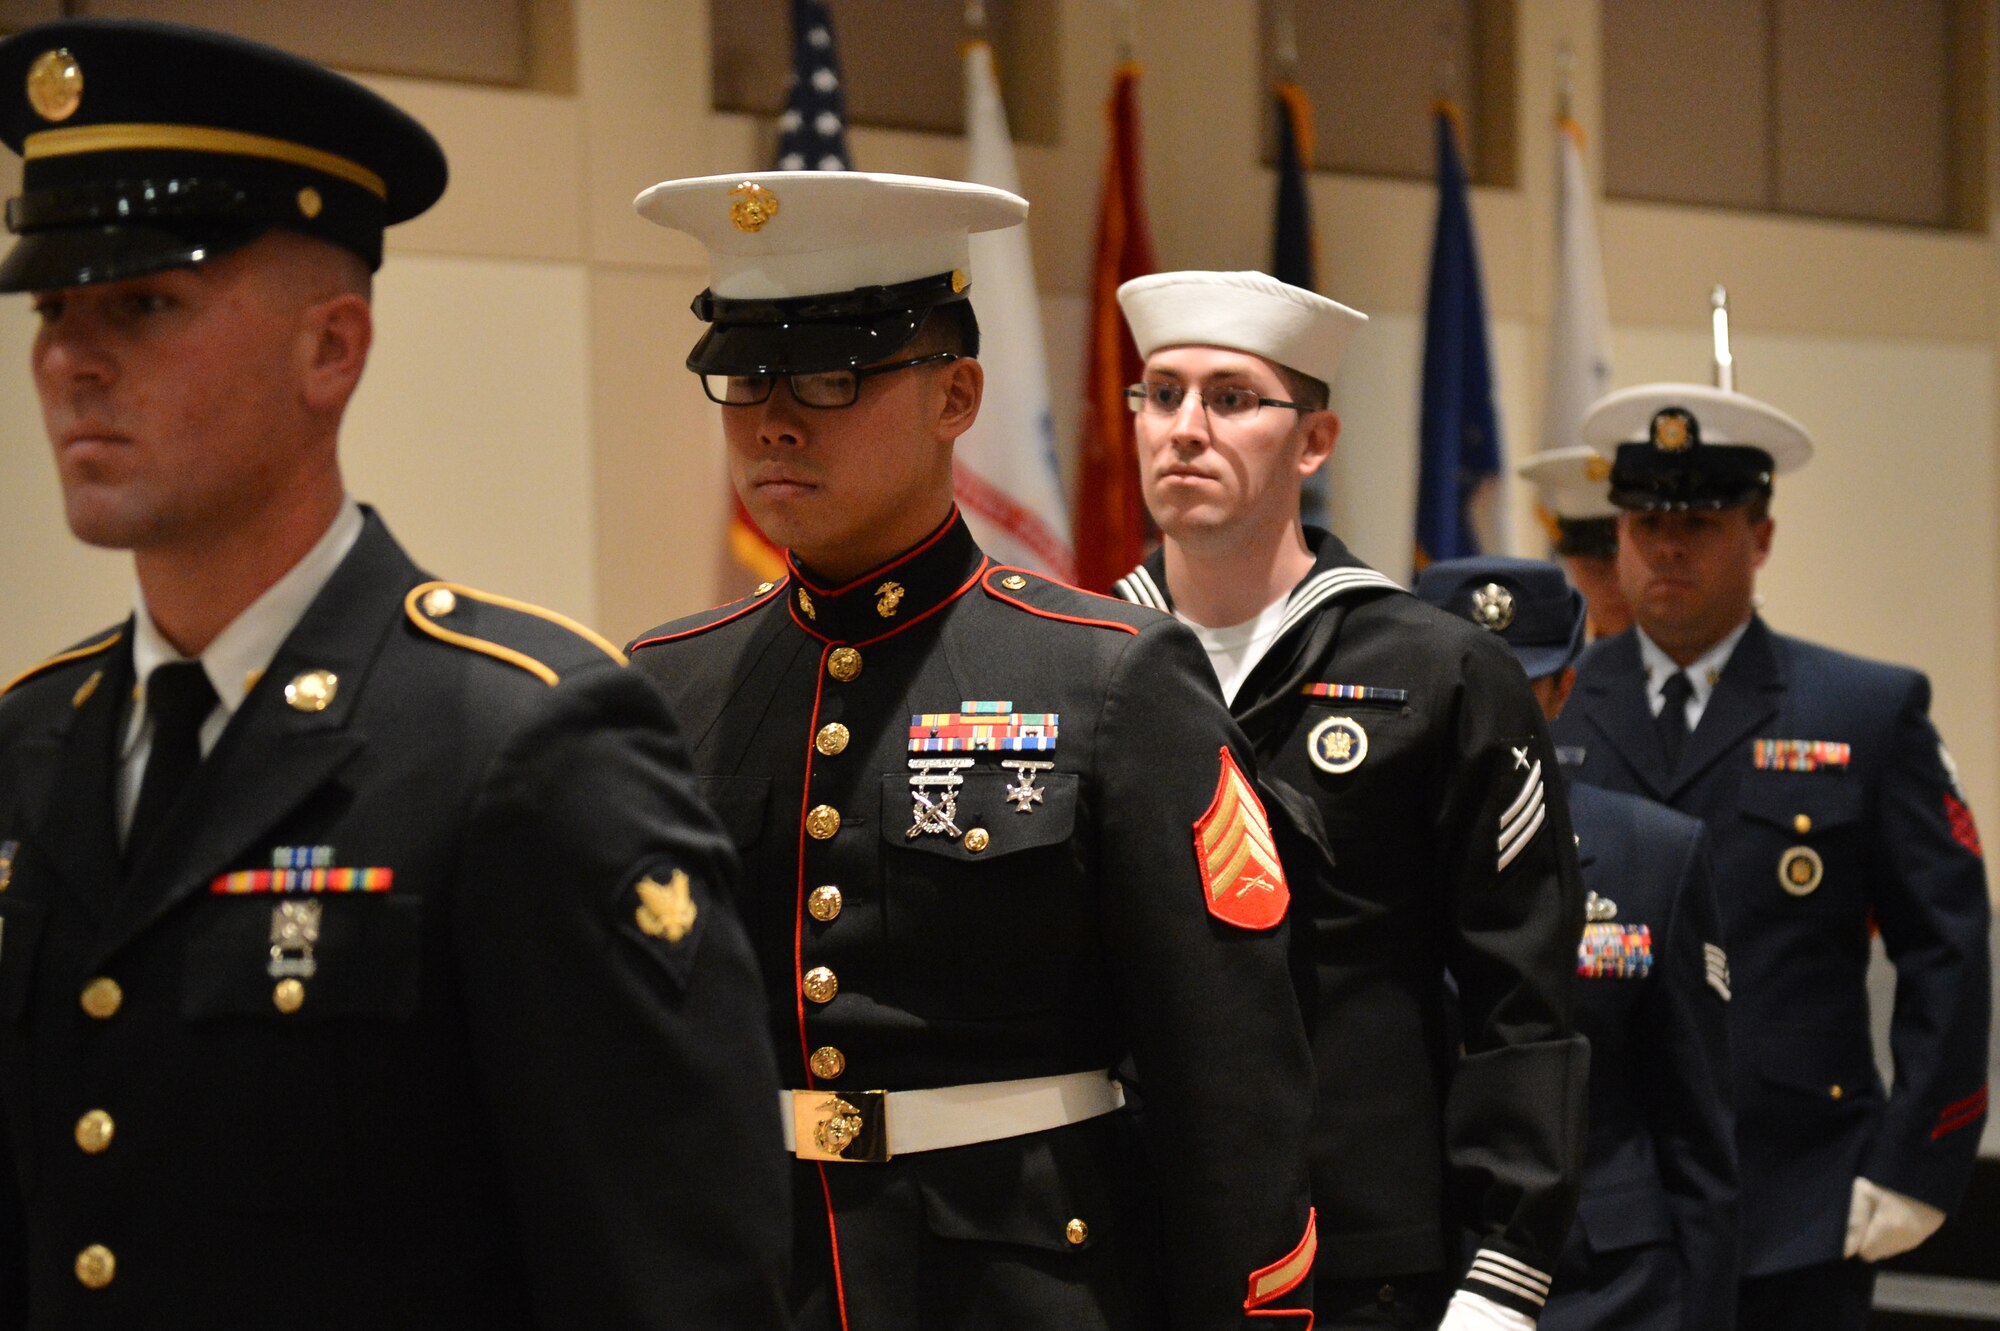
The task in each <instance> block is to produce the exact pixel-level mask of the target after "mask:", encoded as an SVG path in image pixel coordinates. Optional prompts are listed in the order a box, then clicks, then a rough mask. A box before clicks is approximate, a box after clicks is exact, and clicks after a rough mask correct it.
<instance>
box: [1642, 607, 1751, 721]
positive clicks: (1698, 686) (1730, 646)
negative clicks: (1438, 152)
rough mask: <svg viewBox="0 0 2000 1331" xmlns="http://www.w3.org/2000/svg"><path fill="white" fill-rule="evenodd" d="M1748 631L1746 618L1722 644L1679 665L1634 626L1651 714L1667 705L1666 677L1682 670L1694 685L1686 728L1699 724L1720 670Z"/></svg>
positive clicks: (1725, 636)
mask: <svg viewBox="0 0 2000 1331" xmlns="http://www.w3.org/2000/svg"><path fill="white" fill-rule="evenodd" d="M1749 630H1750V621H1749V620H1747V619H1746V620H1744V621H1743V622H1742V623H1741V624H1738V625H1737V626H1736V627H1735V628H1733V629H1731V630H1730V631H1729V632H1728V633H1726V634H1724V635H1723V638H1722V641H1720V642H1718V643H1716V644H1715V646H1713V647H1711V648H1709V649H1708V650H1707V651H1705V652H1703V653H1702V654H1701V655H1700V656H1697V657H1696V658H1695V659H1694V660H1692V661H1690V662H1688V664H1687V665H1686V666H1682V665H1681V664H1680V663H1679V662H1678V661H1676V660H1674V658H1673V657H1671V656H1668V655H1667V653H1666V650H1665V649H1664V648H1662V647H1661V646H1660V645H1659V644H1658V643H1656V642H1654V641H1653V640H1652V639H1651V638H1649V637H1647V636H1646V630H1644V629H1642V628H1638V627H1636V626H1635V627H1634V628H1633V630H1632V631H1633V632H1634V633H1636V634H1638V635H1639V660H1640V661H1641V662H1642V663H1644V665H1645V667H1646V706H1647V707H1648V708H1650V709H1651V710H1652V713H1653V715H1654V716H1658V715H1659V714H1660V708H1661V707H1663V706H1665V705H1666V698H1665V695H1664V693H1663V692H1662V690H1664V689H1665V688H1666V684H1667V679H1668V677H1669V676H1671V675H1672V674H1673V673H1674V672H1675V671H1677V670H1683V669H1684V670H1686V672H1687V677H1688V683H1689V684H1691V685H1693V686H1694V692H1693V693H1692V694H1690V695H1689V696H1688V701H1687V717H1688V729H1690V730H1692V729H1693V728H1694V727H1695V726H1697V725H1699V724H1701V714H1702V713H1703V712H1704V711H1706V710H1707V708H1708V700H1709V697H1710V695H1712V694H1713V693H1714V692H1715V685H1716V682H1717V681H1719V680H1720V679H1721V678H1722V672H1723V670H1724V669H1725V668H1726V667H1727V666H1728V665H1729V658H1730V657H1731V656H1733V655H1735V653H1736V644H1737V643H1739V642H1741V641H1743V635H1744V634H1745V633H1747V632H1749Z"/></svg>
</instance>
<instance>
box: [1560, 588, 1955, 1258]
mask: <svg viewBox="0 0 2000 1331" xmlns="http://www.w3.org/2000/svg"><path fill="white" fill-rule="evenodd" d="M1578 673H1579V680H1578V685H1577V689H1576V693H1575V695H1574V696H1573V698H1572V700H1571V702H1570V706H1569V708H1568V709H1567V710H1566V711H1565V712H1564V714H1563V716H1562V717H1561V719H1560V720H1559V721H1558V723H1557V727H1556V736H1557V742H1558V743H1559V744H1561V745H1563V746H1566V747H1570V748H1580V749H1582V750H1583V753H1582V761H1581V764H1580V766H1579V767H1578V768H1577V769H1576V775H1577V779H1578V780H1579V781H1589V782H1593V783H1596V784H1601V785H1605V786H1610V787H1613V788H1616V789H1623V790H1628V791H1633V792H1636V793H1639V794H1642V795H1647V796H1651V797H1652V798H1655V799H1659V800H1662V801H1664V802H1666V803H1668V804H1670V805H1672V806H1673V807H1674V808H1677V809H1680V810H1682V811H1684V812H1687V813H1691V814H1694V815H1696V816H1697V817H1699V818H1701V819H1703V820H1704V821H1705V822H1706V823H1707V824H1708V829H1709V835H1710V838H1711V840H1712V843H1713V846H1714V849H1715V858H1716V886H1717V895H1718V898H1719V900H1720V904H1721V911H1722V924H1723V939H1724V942H1725V944H1726V946H1727V948H1728V953H1729V968H1730V971H1731V975H1732V979H1731V988H1732V989H1733V992H1734V997H1733V999H1732V1001H1731V1003H1730V1005H1729V1011H1730V1016H1729V1024H1730V1040H1731V1051H1732V1055H1733V1059H1734V1064H1735V1073H1736V1078H1735V1080H1736V1099H1737V1145H1738V1149H1739V1153H1740V1156H1741V1166H1742V1198H1743V1274H1744V1275H1746V1276H1757V1275H1767V1274H1771V1273H1775V1272H1780V1271H1788V1270H1794V1269H1797V1268H1800V1267H1804V1266H1810V1265H1814V1264H1817V1263H1821V1262H1832V1261H1838V1260H1839V1259H1840V1256H1841V1245H1842V1240H1843V1237H1844V1231H1845V1225H1846V1218H1847V1206H1848V1194H1849V1191H1850V1188H1851V1184H1852V1181H1853V1179H1854V1177H1855V1176H1856V1175H1862V1176H1865V1177H1867V1178H1869V1179H1872V1180H1874V1181H1875V1182H1876V1183H1879V1184H1881V1185H1883V1186H1884V1187H1888V1188H1892V1189H1894V1190H1896V1191H1897V1192H1901V1193H1905V1194H1907V1195H1909V1196H1911V1197H1915V1198H1917V1199H1919V1200H1921V1201H1925V1202H1928V1203H1930V1204H1931V1205H1933V1206H1937V1207H1939V1208H1942V1209H1944V1210H1950V1209H1951V1208H1952V1207H1953V1206H1954V1205H1955V1204H1956V1203H1957V1201H1958V1200H1959V1197H1960V1195H1961V1194H1962V1193H1963V1192H1964V1189H1965V1185H1966V1182H1967V1179H1968V1178H1969V1176H1970V1173H1971V1169H1972V1163H1973V1158H1974V1155H1975V1153H1976V1150H1977V1147H1978V1143H1979V1135H1980V1126H1981V1124H1982V1122H1983V1121H1984V1119H1985V1110H1986V1057H1987V1032H1988V1024H1989V1016H1990V1005H1991V976H1990V973H1989V972H1990V960H1989V954H1988V951H1987V927H1988V906H1987V895H1986V875H1985V867H1984V864H1983V862H1982V860H1981V858H1980V852H1979V839H1978V834H1977V832H1976V831H1975V830H1974V828H1973V824H1972V818H1971V814H1970V813H1969V812H1968V811H1967V809H1966V806H1965V803H1964V799H1963V796H1962V795H1961V794H1960V792H1959V790H1958V789H1957V785H1956V782H1955V780H1954V778H1953V776H1952V774H1951V771H1950V766H1949V762H1948V759H1947V758H1946V757H1945V754H1944V750H1943V746H1942V744H1941V743H1940V742H1939V739H1938V734H1937V731H1936V730H1935V729H1934V728H1933V727H1932V725H1931V722H1930V717H1929V707H1930V684H1929V682H1928V681H1927V680H1926V679H1925V678H1924V677H1923V676H1922V675H1920V674H1918V673H1917V672H1915V671H1913V670H1908V669H1905V668H1902V667H1898V666H1892V665H1884V664H1881V663H1878V662H1874V661H1867V660H1863V659H1861V658H1859V657H1854V656H1848V655H1845V654H1843V653H1840V652H1835V651H1831V650H1829V649H1827V648H1824V647H1818V646H1815V645H1813V644H1811V643H1807V642H1802V641H1800V640H1798V639H1796V638H1789V637H1784V636H1781V635H1778V634H1775V633H1772V632H1771V631H1770V629H1769V628H1768V627H1766V626H1765V624H1764V622H1763V621H1762V620H1761V619H1753V620H1752V621H1751V623H1750V626H1749V629H1748V630H1747V631H1746V632H1745V633H1744V635H1743V638H1742V640H1741V641H1740V642H1739V643H1738V644H1737V647H1736V650H1735V652H1734V653H1733V654H1732V655H1731V657H1730V659H1729V663H1728V665H1727V666H1726V667H1725V668H1724V669H1723V671H1722V673H1721V675H1720V677H1719V678H1718V680H1717V682H1716V685H1715V690H1714V692H1713V694H1712V695H1711V696H1710V698H1709V701H1708V705H1707V708H1706V709H1705V711H1704V712H1703V713H1702V717H1701V723H1700V724H1699V725H1698V726H1697V727H1696V728H1695V730H1694V731H1693V733H1692V734H1690V735H1689V736H1688V738H1687V741H1686V743H1685V745H1684V747H1683V750H1682V753H1681V757H1680V762H1679V763H1678V765H1676V766H1675V767H1674V768H1673V769H1671V770H1669V769H1668V767H1667V764H1666V758H1665V753H1664V750H1663V748H1662V746H1661V742H1660V740H1659V737H1658V733H1657V731H1656V729H1655V727H1654V722H1653V716H1652V713H1651V709H1650V708H1649V707H1648V705H1647V696H1646V674H1645V668H1644V666H1643V664H1642V659H1641V657H1640V653H1639V645H1638V641H1637V637H1636V634H1635V632H1627V633H1624V634H1621V635H1619V636H1618V637H1615V638H1611V639H1608V640H1606V641H1603V642H1600V643H1597V644H1595V645H1594V646H1593V647H1592V648H1591V649H1590V650H1589V651H1588V652H1587V653H1586V654H1585V655H1584V657H1583V660H1582V662H1581V663H1580V665H1579V671H1578ZM1871 928H1879V930H1880V931H1881V935H1882V940H1883V942H1884V944H1885V945H1886V947H1887V949H1888V955H1889V959H1890V960H1891V962H1893V963H1894V964H1895V967H1896V972H1897V982H1896V1001H1895V1014H1894V1019H1893V1024H1892V1027H1891V1042H1892V1047H1893V1050H1894V1055H1895V1078H1894V1085H1893V1087H1892V1088H1886V1089H1885V1088H1884V1086H1883V1085H1882V1082H1881V1079H1880V1078H1879V1077H1878V1075H1877V1073H1876V1069H1875V1063H1874V1059H1873V1056H1872V1051H1871V1048H1870V1040H1869V1026H1868V997H1867V990H1866V987H1865V976H1866V972H1867V969H1868V953H1869V937H1870V931H1871Z"/></svg>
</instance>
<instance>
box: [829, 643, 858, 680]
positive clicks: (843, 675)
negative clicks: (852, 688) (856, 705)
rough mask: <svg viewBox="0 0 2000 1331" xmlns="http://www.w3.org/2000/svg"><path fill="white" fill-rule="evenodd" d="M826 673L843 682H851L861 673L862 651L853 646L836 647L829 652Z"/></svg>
mask: <svg viewBox="0 0 2000 1331" xmlns="http://www.w3.org/2000/svg"><path fill="white" fill-rule="evenodd" d="M826 673H827V674H829V675H832V676H833V677H834V678H835V679H837V680H839V681H840V682H841V683H843V684H850V683H852V682H853V681H854V679H855V677H856V676H858V675H859V674H860V673H861V653H860V652H857V651H855V650H854V649H853V648H852V647H836V648H834V649H833V650H832V651H831V652H829V653H827V657H826Z"/></svg>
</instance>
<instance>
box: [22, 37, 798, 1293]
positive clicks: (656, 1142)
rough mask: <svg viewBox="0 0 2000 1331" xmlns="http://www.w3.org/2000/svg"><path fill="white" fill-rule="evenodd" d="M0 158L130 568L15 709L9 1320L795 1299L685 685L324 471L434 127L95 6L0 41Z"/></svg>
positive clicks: (66, 430)
mask: <svg viewBox="0 0 2000 1331" xmlns="http://www.w3.org/2000/svg"><path fill="white" fill-rule="evenodd" d="M24 88H25V91H26V98H25V100H23V99H22V91H23V89H24ZM0 139H4V141H5V142H6V143H7V145H8V146H9V147H10V148H12V149H14V150H15V151H17V152H22V153H23V154H24V156H25V158H26V169H25V173H24V178H23V193H22V195H21V197H20V198H17V199H14V200H12V201H11V202H10V203H9V206H8V217H9V220H10V223H11V225H12V226H13V227H14V229H15V230H16V231H17V233H18V234H19V236H20V239H19V240H18V242H17V243H16V244H15V245H14V247H13V248H12V250H11V251H10V252H9V253H8V254H7V256H6V258H5V259H4V260H0V290H6V291H10V292H15V291H28V292H32V293H33V296H34V300H35V306H36V312H37V314H38V316H39V325H40V326H39V330H38V334H37V338H36V343H35V349H34V355H33V370H34V379H35V385H36V388H37V390H38V392H39V394H40V396H41V401H42V407H43V412H44V416H45V418H46V420H47V422H48V429H49V433H50V436H51V439H52V442H53V443H54V445H55V452H56V460H57V468H58V471H59V473H60V475H61V479H62V483H63V491H64V500H65V505H66V510H67V513H68V516H69V520H70V525H71V527H72V529H73V530H74V531H75V533H76V535H77V536H78V537H79V538H80V539H83V540H85V541H88V542H90V543H93V544H98V545H106V546H113V547H117V548H126V549H130V550H132V551H133V555H134V567H135V571H136V574H137V582H138V588H139V597H138V600H137V603H136V605H135V609H134V613H133V615H132V616H131V617H130V618H128V619H127V620H126V621H125V622H124V623H122V624H119V625H117V626H115V627H112V628H109V629H106V630H103V631H100V632H98V633H95V634H92V635H91V636H89V637H88V638H86V639H84V640H83V641H81V642H80V643H79V644H78V645H76V646H75V647H73V648H71V649H70V650H68V651H65V652H62V653H60V654H58V655H56V656H54V657H53V658H52V659H50V660H48V661H46V662H44V663H43V664H42V665H40V666H38V667H35V668H34V669H32V670H30V671H28V672H27V673H26V674H25V675H23V676H22V677H20V678H19V679H17V680H15V681H13V682H12V683H11V684H10V685H9V686H8V687H7V688H6V689H5V691H4V694H0V1155H4V1165H0V1326H4V1327H8V1328H36V1329H39V1328H48V1329H50V1331H53V1329H54V1328H63V1331H77V1329H78V1328H94V1327H148V1328H183V1327H185V1328H197V1327H198V1328H202V1329H203V1331H209V1329H211V1328H224V1329H229V1328H252V1327H272V1326H283V1327H287V1328H302V1329H305V1331H312V1329H315V1328H325V1329H326V1331H335V1329H338V1331H354V1329H355V1328H361V1327H367V1328H371V1329H372V1328H391V1329H394V1328H409V1329H410V1331H416V1329H418V1328H421V1329H422V1331H438V1329H440V1328H472V1327H478V1328H482V1329H486V1328H528V1327H550V1328H553V1327H565V1328H568V1327H578V1326H589V1327H592V1328H599V1327H616V1328H639V1327H650V1328H666V1327H685V1326H696V1325H698V1326H702V1327H743V1328H750V1327H756V1328H781V1327H784V1326H785V1325H787V1323H786V1320H785V1318H784V1314H783V1309H782V1299H781V1291H782V1287H783V1281H784V1269H785V1245H784V1227H785V1224H786V1221H787V1218H788V1217H787V1211H788V1203H787V1197H786V1192H785V1189H786V1180H785V1178H784V1176H783V1174H782V1173H781V1172H779V1171H777V1170H775V1169H773V1168H772V1167H771V1166H770V1164H769V1160H770V1143H771V1142H772V1141H773V1140H774V1139H775V1138H776V1137H777V1135H778V1123H777V1118H776V1115H775V1114H774V1113H773V1112H772V1103H771V1097H772V1095H773V1094H774V1092H775V1089H776V1084H777V1082H776V1066H775V1062H774V1059H773V1056H772V1053H771V1047H770V1043H769V1038H768V1036H767V1035H766V1034H765V1019H764V1014H763V1005H762V995H761V993H760V989H759V985H758V980H757V974H756V967H755V959H754V957H753V956H752V954H751V952H750V948H749V945H748V941H747V939H746V938H745V937H744V935H743V932H742V928H741V925H740V923H739V922H738V921H737V920H736V919H735V918H734V916H733V915H732V914H731V909H730V905H729V896H730V894H731V892H732V890H733V884H734V880H735V876H736V867H735V862H734V858H733V855H732V854H731V851H730V848H729V844H728V841H727V839H726V837H725V836H724V834H723V831H722V828H721V827H720V825H719V824H718V823H717V822H716V821H715V819H714V817H713V815H712V814H711V813H709V812H708V811H707V810H706V809H705V808H704V807H703V805H702V804H701V801H700V799H699V796H698V793H697V791H696V788H695V784H694V779H693V775H692V773H691V772H690V771H689V770H688V765H687V757H686V752H685V750H684V749H683V747H682V746H681V745H680V743H679V741H678V740H677V739H676V738H675V730H674V723H673V720H672V718H671V716H670V714H669V713H668V711H667V708H666V704H665V702H664V700H663V699H662V698H661V697H660V695H659V693H658V691H657V690H655V689H654V688H652V687H651V686H650V685H648V684H647V683H646V682H645V681H644V680H643V679H642V678H640V677H639V676H638V675H637V674H636V673H634V672H632V671H631V670H629V669H626V668H625V667H624V662H623V659H622V658H621V656H620V654H619V653H618V651H617V650H616V648H615V647H613V646H612V645H611V644H609V643H606V642H604V641H603V640H602V639H600V638H598V637H597V636H596V635H595V634H593V633H590V632H589V631H588V630H586V629H583V628H582V627H581V626H578V625H575V624H572V623H570V622H569V621H567V620H564V619H563V618H562V617H561V616H558V615H555V614H553V613H551V612H547V611H541V610H537V609H535V608H534V607H531V606H525V605H522V604H520V603H518V602H513V601H509V600H507V599H505V598H502V597H498V596H493V595H489V594H486V593H482V592H476V591H473V590H472V589H470V588H467V587H463V586H459V585H457V584H453V583H447V582H442V581H438V580H435V579H432V578H431V577H429V575H427V574H425V573H423V572H420V571H419V570H418V569H417V567H416V566H415V565H414V564H413V563H412V562H411V561H410V559H409V558H408V557H407V556H405V555H404V554H403V552H402V551H401V549H399V548H398V546H397V545H396V543H395V541H394V540H393V539H391V537H390V536H389V533H388V531H387V529H386V528H385V527H384V526H383V524H382V521H381V520H380V519H379V518H378V517H376V516H375V515H374V514H373V512H371V511H370V510H367V509H365V508H363V507H361V506H359V505H358V504H356V503H355V502H354V501H352V500H351V499H349V498H347V497H346V495H345V493H344V491H343V489H342V487H341V483H340V476H339V469H338V462H337V443H336V439H337V434H338V426H339V417H340V413H341V410H342V408H344V406H345V405H346V401H347V396H348V394H349V393H350V392H351V391H352V389H353V386H354V384H355V382H357V381H358V379H359V377H360V375H361V372H362V369H363V366H364V364H365V360H366V356H367V348H368V344H369V341H370V338H369V330H370V327H371V322H370V313H369V305H368V299H367V281H368V273H369V271H370V270H371V269H372V268H374V267H375V266H376V264H377V263H378V262H379V261H380V257H381V243H382V229H383V226H384V224H385V223H387V222H394V221H398V220H401V219H403V218H405V217H409V216H412V215H414V214H416V213H418V212H421V211H422V210H423V209H424V208H426V207H427V206H429V204H430V203H431V202H432V201H433V200H435V199H436V198H437V197H438V195H439V193H440V192H441V191H442V190H443V188H444V183H445V163H444V158H443V154H442V153H441V152H440V151H439V149H438V147H437V145H436V143H435V142H434V141H433V140H432V139H431V137H430V135H429V134H427V133H426V132H425V131H424V130H423V129H422V127H421V126H419V125H418V124H417V123H416V122H415V121H413V120H411V119H409V118H408V117H407V116H405V115H404V114H403V113H402V112H400V111H398V110H397V109H396V108H394V107H393V106H391V105H390V104H389V103H387V102H386V101H383V100H382V99H381V98H379V97H377V96H375V95H374V94H373V93H370V92H369V91H367V90H366V89H363V88H362V87H360V86H359V85H357V84H354V83H352V82H350V81H348V80H346V79H344V78H341V77H339V76H337V75H334V74H331V73H329V72H327V71H325V70H322V69H320V68H318V67H317V66H314V65H310V64H308V63H306V62H304V61H301V60H297V59H295V58H293V57H290V56H288V55H285V54H283V53H282V52H278V51H275V50H272V49H270V48H268V47H263V46H258V45H255V44H253V43H248V42H243V41H239V40H236V39H233V38H229V37H224V36H221V35H218V34H215V33H210V32H202V31H198V30H194V29H187V28H178V27H171V26H166V25H157V24H147V23H124V22H111V21H83V20H80V21H75V22H63V23H58V24H53V25H48V26H44V27H38V28H32V29H29V30H27V31H24V32H22V33H19V34H16V35H15V36H13V37H11V38H9V39H7V40H5V41H3V42H0ZM308 348H309V349H311V351H312V355H311V356H310V357H306V356H302V355H295V354H294V353H295V352H299V351H303V350H305V349H308ZM272 477H276V478H277V479H276V480H275V481H270V478H272ZM267 481H269V482H270V483H269V484H267V483H266V482H267Z"/></svg>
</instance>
